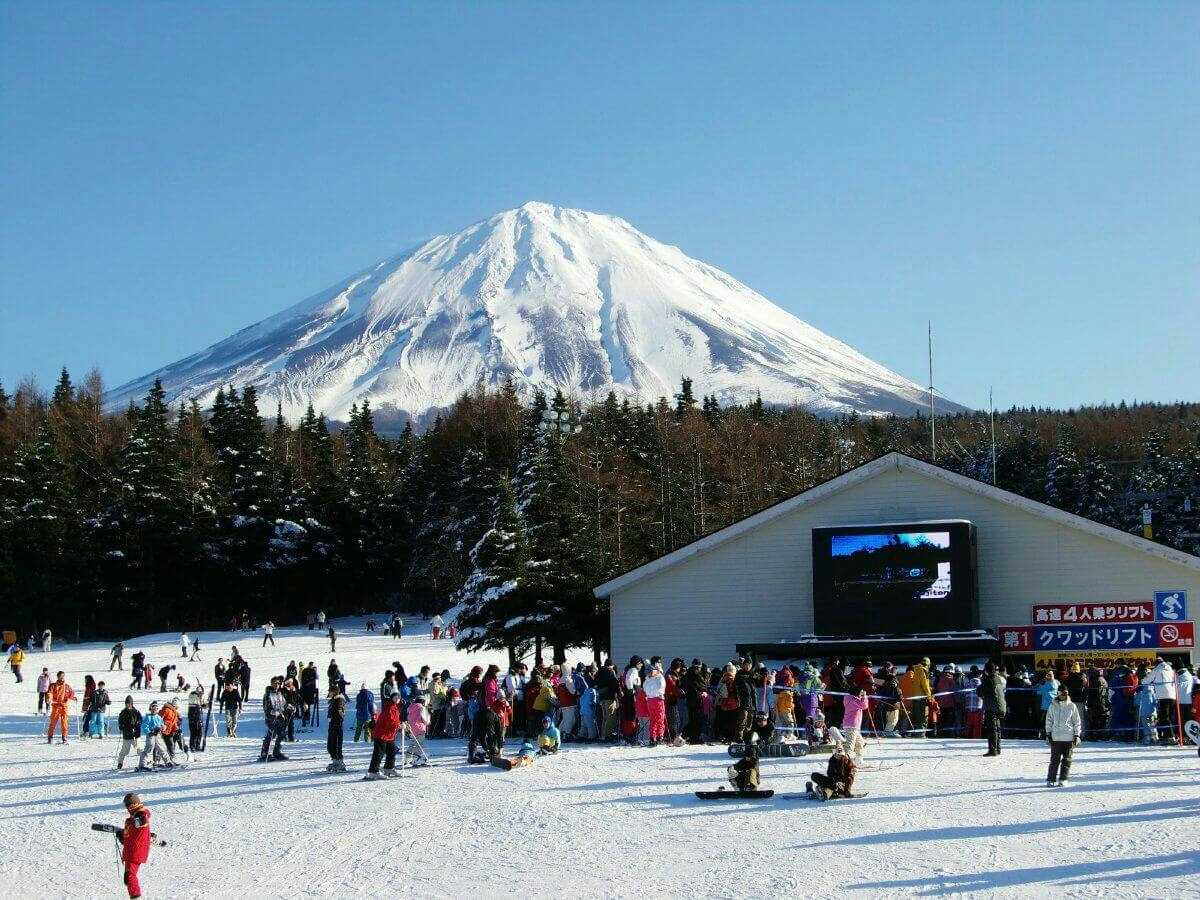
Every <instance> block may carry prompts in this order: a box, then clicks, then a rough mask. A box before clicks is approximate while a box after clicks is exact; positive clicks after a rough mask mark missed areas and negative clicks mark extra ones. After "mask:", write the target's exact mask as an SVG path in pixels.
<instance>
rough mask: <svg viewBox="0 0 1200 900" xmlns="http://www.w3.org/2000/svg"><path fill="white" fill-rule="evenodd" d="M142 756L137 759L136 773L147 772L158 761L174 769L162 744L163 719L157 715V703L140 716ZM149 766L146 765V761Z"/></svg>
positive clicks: (152, 704)
mask: <svg viewBox="0 0 1200 900" xmlns="http://www.w3.org/2000/svg"><path fill="white" fill-rule="evenodd" d="M141 730H142V755H141V756H140V757H138V771H139V772H148V771H150V769H151V768H152V767H153V765H154V764H155V763H157V762H159V761H161V762H162V764H163V765H164V766H166V767H167V768H168V769H169V768H173V767H174V765H175V764H174V763H173V762H171V758H170V757H169V756H167V751H166V748H165V747H164V746H163V742H162V730H163V718H162V716H160V715H159V714H158V703H157V702H155V703H151V704H150V710H149V712H147V713H146V715H144V716H142V729H141ZM147 760H149V761H150V765H149V766H148V765H146V761H147Z"/></svg>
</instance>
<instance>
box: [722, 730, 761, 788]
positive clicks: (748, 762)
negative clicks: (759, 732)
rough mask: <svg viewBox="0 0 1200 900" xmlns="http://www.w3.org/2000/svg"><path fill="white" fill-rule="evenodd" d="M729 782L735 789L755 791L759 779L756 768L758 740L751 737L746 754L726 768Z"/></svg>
mask: <svg viewBox="0 0 1200 900" xmlns="http://www.w3.org/2000/svg"><path fill="white" fill-rule="evenodd" d="M726 771H727V772H728V773H729V783H730V784H731V785H733V787H734V789H735V790H739V791H757V790H758V786H759V784H760V781H761V777H760V774H759V769H758V740H757V739H755V738H753V737H752V738H751V740H750V743H748V744H747V745H746V755H745V756H743V757H742V758H741V759H739V760H738V761H737V762H735V763H734V764H733V765H732V766H730V767H729V768H728V769H727V770H726Z"/></svg>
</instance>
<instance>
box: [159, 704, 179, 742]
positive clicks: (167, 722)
mask: <svg viewBox="0 0 1200 900" xmlns="http://www.w3.org/2000/svg"><path fill="white" fill-rule="evenodd" d="M158 714H159V715H160V716H162V720H163V727H162V733H163V736H164V737H166V736H168V735H172V734H174V733H175V732H176V731H178V730H179V713H178V712H176V711H175V707H173V706H164V707H163V708H162V709H160V710H159V711H158Z"/></svg>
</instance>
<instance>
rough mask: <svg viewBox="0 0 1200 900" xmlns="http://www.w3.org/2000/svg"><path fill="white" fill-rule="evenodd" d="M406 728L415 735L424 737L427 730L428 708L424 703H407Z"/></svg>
mask: <svg viewBox="0 0 1200 900" xmlns="http://www.w3.org/2000/svg"><path fill="white" fill-rule="evenodd" d="M408 728H409V730H410V731H412V733H413V734H415V735H416V736H417V737H419V738H423V737H425V732H426V731H428V730H429V710H427V709H426V708H425V704H424V703H410V704H408Z"/></svg>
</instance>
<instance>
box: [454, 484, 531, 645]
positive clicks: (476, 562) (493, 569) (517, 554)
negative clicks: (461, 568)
mask: <svg viewBox="0 0 1200 900" xmlns="http://www.w3.org/2000/svg"><path fill="white" fill-rule="evenodd" d="M528 562H529V549H528V546H527V545H526V541H525V529H524V525H523V523H522V520H521V515H520V513H519V512H518V510H517V498H516V494H515V493H514V491H513V485H512V482H511V481H510V480H509V479H508V478H501V479H500V482H499V485H498V487H497V490H496V498H495V502H494V509H493V513H492V526H491V528H489V529H488V530H487V531H486V532H484V534H483V536H482V537H481V538H480V539H479V541H478V542H477V543H476V544H475V546H474V547H473V548H472V549H471V567H472V568H471V572H470V574H469V575H468V576H467V578H466V581H465V582H464V583H463V586H462V588H461V589H460V590H459V592H458V594H457V595H456V597H455V600H456V602H457V603H460V604H462V608H461V610H460V612H459V613H458V616H457V620H458V624H459V628H460V629H461V630H460V636H459V639H458V646H459V647H460V648H461V649H464V650H483V649H488V650H499V649H502V648H509V649H510V650H516V649H518V648H521V649H523V648H524V647H525V646H526V643H527V641H528V640H529V628H528V626H529V624H530V622H529V618H528V606H527V602H528V601H527V598H526V597H525V596H524V593H525V592H524V587H525V580H526V577H527V574H526V573H527V567H528Z"/></svg>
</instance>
